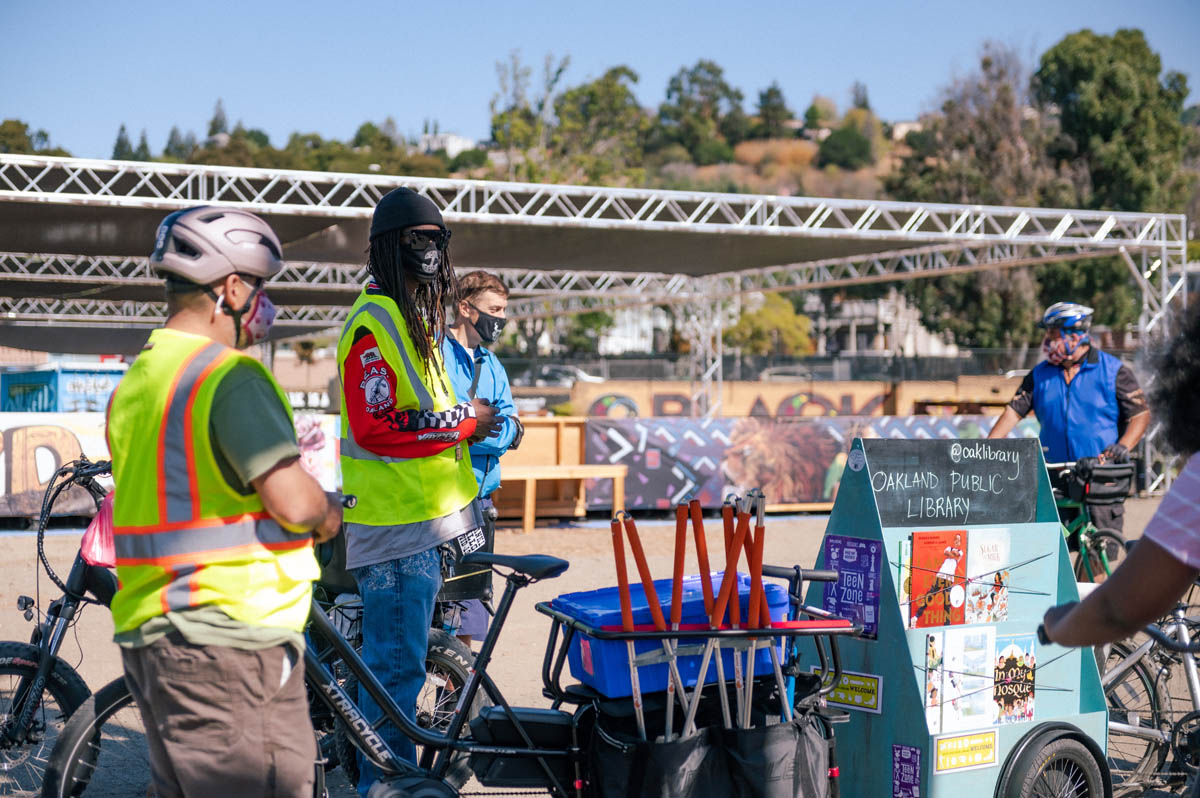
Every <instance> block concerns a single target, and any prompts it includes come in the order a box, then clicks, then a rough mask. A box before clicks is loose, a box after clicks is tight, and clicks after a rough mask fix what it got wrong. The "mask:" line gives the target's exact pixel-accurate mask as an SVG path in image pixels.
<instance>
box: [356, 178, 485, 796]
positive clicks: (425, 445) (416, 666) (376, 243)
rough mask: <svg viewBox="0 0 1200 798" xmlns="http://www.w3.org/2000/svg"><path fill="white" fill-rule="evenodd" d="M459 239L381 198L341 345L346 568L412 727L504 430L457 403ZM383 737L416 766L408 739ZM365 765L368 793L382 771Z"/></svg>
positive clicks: (363, 783) (382, 675) (370, 646)
mask: <svg viewBox="0 0 1200 798" xmlns="http://www.w3.org/2000/svg"><path fill="white" fill-rule="evenodd" d="M449 242H450V231H449V230H447V229H446V226H445V224H444V223H443V221H442V215H441V213H440V212H439V211H438V209H437V206H435V205H434V204H433V202H431V201H430V200H429V199H428V198H426V197H423V196H421V195H419V194H417V193H415V192H413V191H411V190H409V189H406V188H398V189H395V190H394V191H392V192H390V193H388V194H387V195H386V196H384V197H383V199H381V200H380V201H379V204H378V206H377V207H376V208H375V213H374V216H373V218H372V220H371V233H370V250H369V255H368V260H367V268H368V270H369V271H370V274H371V282H370V283H369V284H368V285H367V287H366V288H365V289H364V290H363V292H362V294H361V295H360V296H359V298H358V301H357V302H355V303H354V306H353V307H352V308H351V309H350V314H349V317H348V319H347V321H346V324H345V326H344V327H343V328H342V333H341V338H340V339H339V341H338V364H339V376H340V378H341V385H342V407H343V412H342V439H341V465H342V489H343V491H344V492H345V493H347V494H353V495H355V496H357V497H358V504H357V505H356V506H355V507H353V508H351V509H348V510H346V513H345V521H346V525H345V537H346V567H347V568H348V569H350V570H351V572H352V573H353V574H354V578H355V580H356V581H357V582H358V587H359V592H360V593H361V594H362V598H363V648H362V656H363V660H364V661H365V662H366V664H367V666H368V667H370V669H371V671H372V672H373V673H374V674H375V675H376V676H377V677H378V678H379V680H380V682H382V684H383V686H384V687H386V688H387V689H388V692H389V693H390V694H391V695H392V697H393V698H395V699H396V702H397V703H398V704H399V705H400V708H401V709H403V710H404V711H405V712H406V713H407V714H408V715H409V716H410V717H413V715H414V714H415V708H416V699H417V696H418V694H419V693H420V690H421V687H422V685H423V684H424V682H425V652H426V647H427V645H428V630H429V622H430V617H431V614H432V611H433V604H434V598H435V596H436V595H437V593H438V590H439V588H440V586H441V553H440V550H439V549H440V546H441V545H442V544H443V543H446V542H448V541H450V540H452V539H454V538H456V537H459V536H461V535H464V534H470V533H472V532H473V531H474V530H476V529H478V528H479V527H480V525H481V519H480V518H479V514H478V510H477V508H476V505H475V504H474V503H473V501H472V500H473V499H474V498H475V495H476V493H477V486H476V483H475V476H474V473H473V472H472V470H471V460H470V458H469V457H467V456H465V449H466V446H467V444H468V443H469V442H470V441H473V440H476V439H482V438H486V437H488V436H489V435H491V434H492V433H493V432H494V431H495V430H496V429H497V427H498V421H499V420H498V419H497V417H496V415H495V411H494V410H493V409H492V408H491V407H490V406H489V405H488V403H487V402H486V401H484V400H473V401H467V402H461V403H457V404H456V399H455V394H454V390H453V388H452V387H451V385H450V381H449V379H448V377H447V376H446V370H445V366H444V365H443V362H442V357H441V353H440V340H439V339H440V338H441V336H442V335H444V330H445V305H446V302H447V301H448V300H449V299H450V298H451V297H453V296H454V293H455V281H454V271H453V269H452V267H451V265H450V257H449ZM359 706H360V707H361V708H362V710H363V712H364V713H365V714H366V716H367V717H369V718H376V717H378V716H379V715H380V714H381V712H380V710H379V709H378V708H377V707H376V706H375V705H374V702H372V701H371V699H370V697H369V696H367V695H366V694H365V693H362V694H360V696H359ZM381 733H382V734H383V735H384V737H385V739H386V740H387V742H388V744H389V745H390V746H391V747H392V750H394V751H395V752H396V753H397V754H399V755H401V756H403V757H406V758H408V759H410V760H412V759H414V758H415V751H414V747H413V744H412V742H411V741H409V740H408V738H406V737H405V736H404V735H403V734H402V733H400V732H399V730H397V729H393V728H392V727H391V726H390V725H389V726H387V727H385V728H384V729H383V730H381ZM360 761H361V758H360ZM362 764H363V767H362V768H361V777H360V779H359V783H358V791H359V793H360V794H361V795H364V796H365V795H366V793H367V790H368V789H369V788H370V786H371V784H372V783H374V782H375V781H376V779H378V778H379V773H378V772H377V769H376V768H375V767H373V766H372V765H370V763H368V762H365V761H363V762H362Z"/></svg>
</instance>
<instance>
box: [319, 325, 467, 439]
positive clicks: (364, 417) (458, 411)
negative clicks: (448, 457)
mask: <svg viewBox="0 0 1200 798" xmlns="http://www.w3.org/2000/svg"><path fill="white" fill-rule="evenodd" d="M359 334H360V335H361V337H359V338H358V339H357V340H355V342H354V345H353V346H351V347H350V352H349V354H347V355H346V361H345V363H344V364H343V372H342V373H343V374H344V382H343V388H342V396H343V399H344V403H345V408H344V412H345V413H346V419H347V421H348V422H349V424H350V431H351V432H352V433H353V434H354V440H355V442H356V443H358V445H359V446H361V447H362V448H364V449H366V450H367V451H369V452H374V453H375V454H379V455H383V456H385V457H405V458H412V457H430V456H432V455H435V454H437V453H439V452H442V451H445V450H446V449H449V448H450V447H451V446H455V445H457V444H459V443H463V442H465V441H466V440H467V439H468V438H470V437H471V435H473V434H474V433H475V408H474V407H472V405H471V403H470V402H463V403H461V404H457V405H455V406H454V407H451V408H449V409H448V410H443V411H441V412H440V413H439V412H434V411H432V410H419V409H417V408H412V407H397V406H396V382H397V379H398V376H397V374H396V370H395V369H394V368H393V367H392V366H390V365H388V363H387V361H386V360H384V359H383V358H382V357H380V356H379V348H378V344H377V343H376V341H375V336H374V335H373V334H371V333H370V332H367V331H366V330H365V329H362V330H360V331H359ZM400 378H402V379H407V375H401V377H400Z"/></svg>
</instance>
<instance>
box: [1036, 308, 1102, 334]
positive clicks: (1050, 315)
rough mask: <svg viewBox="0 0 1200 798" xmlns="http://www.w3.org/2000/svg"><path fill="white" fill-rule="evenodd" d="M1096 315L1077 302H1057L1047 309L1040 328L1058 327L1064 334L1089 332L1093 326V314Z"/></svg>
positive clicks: (1090, 309)
mask: <svg viewBox="0 0 1200 798" xmlns="http://www.w3.org/2000/svg"><path fill="white" fill-rule="evenodd" d="M1093 313H1095V311H1094V310H1092V308H1089V307H1088V306H1087V305H1079V304H1076V303H1075V302H1055V303H1054V304H1053V305H1051V306H1050V307H1048V308H1046V312H1045V313H1043V314H1042V320H1041V322H1040V323H1039V324H1038V326H1039V327H1043V328H1046V329H1050V328H1053V327H1057V328H1059V329H1060V330H1062V331H1063V332H1087V331H1088V328H1090V327H1091V326H1092V314H1093Z"/></svg>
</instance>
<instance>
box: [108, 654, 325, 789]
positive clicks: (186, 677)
mask: <svg viewBox="0 0 1200 798" xmlns="http://www.w3.org/2000/svg"><path fill="white" fill-rule="evenodd" d="M121 656H122V659H123V661H124V664H125V678H126V679H127V680H128V682H129V687H130V690H131V691H132V692H133V696H134V698H135V699H136V701H137V704H138V708H139V709H140V710H141V713H142V718H143V720H144V722H145V725H146V739H147V742H148V744H149V747H150V768H151V771H152V773H153V776H154V786H155V792H156V794H157V796H158V798H208V797H209V796H220V798H242V796H245V798H264V796H278V797H279V798H284V797H285V796H286V798H295V797H296V796H305V797H307V796H310V795H312V790H313V776H314V766H315V761H316V758H317V749H316V741H315V740H314V738H313V730H312V722H311V721H310V720H309V717H308V700H307V697H306V694H305V689H304V662H303V660H302V659H297V657H296V654H295V652H293V651H292V650H291V649H290V648H288V647H286V646H276V647H274V648H268V649H264V650H261V651H243V650H240V649H235V648H227V647H224V646H194V645H191V644H190V643H188V642H186V641H185V640H184V639H183V638H182V637H180V636H179V635H178V634H176V633H172V634H170V635H168V636H167V637H164V638H161V639H159V640H158V641H156V642H155V643H154V644H153V645H149V646H146V647H145V648H138V649H122V650H121Z"/></svg>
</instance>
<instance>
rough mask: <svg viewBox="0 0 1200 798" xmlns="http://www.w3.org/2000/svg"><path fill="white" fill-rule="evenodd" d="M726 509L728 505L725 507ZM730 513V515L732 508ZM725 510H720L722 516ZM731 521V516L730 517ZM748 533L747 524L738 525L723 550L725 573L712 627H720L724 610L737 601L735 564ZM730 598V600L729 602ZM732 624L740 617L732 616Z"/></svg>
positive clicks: (723, 618)
mask: <svg viewBox="0 0 1200 798" xmlns="http://www.w3.org/2000/svg"><path fill="white" fill-rule="evenodd" d="M725 507H726V508H728V507H729V505H726V506H725ZM729 509H730V513H732V508H729ZM724 511H725V508H722V513H723V514H724ZM730 520H732V515H731V516H730ZM748 531H749V524H745V525H742V524H739V525H738V527H737V529H736V530H735V531H734V532H733V535H732V538H731V539H730V541H729V546H728V547H727V548H726V550H725V573H724V574H722V575H721V591H720V593H718V594H717V603H716V604H714V605H713V620H712V622H713V625H714V626H721V625H722V624H723V622H724V620H725V610H726V609H727V608H728V607H729V606H730V604H731V603H735V602H736V601H737V564H738V559H739V557H738V555H739V554H741V551H742V547H743V546H744V545H745V540H746V533H747V532H748ZM731 596H732V600H731ZM733 618H734V624H735V625H736V623H737V620H738V619H739V618H740V615H737V614H736V611H735V614H734V616H733Z"/></svg>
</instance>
